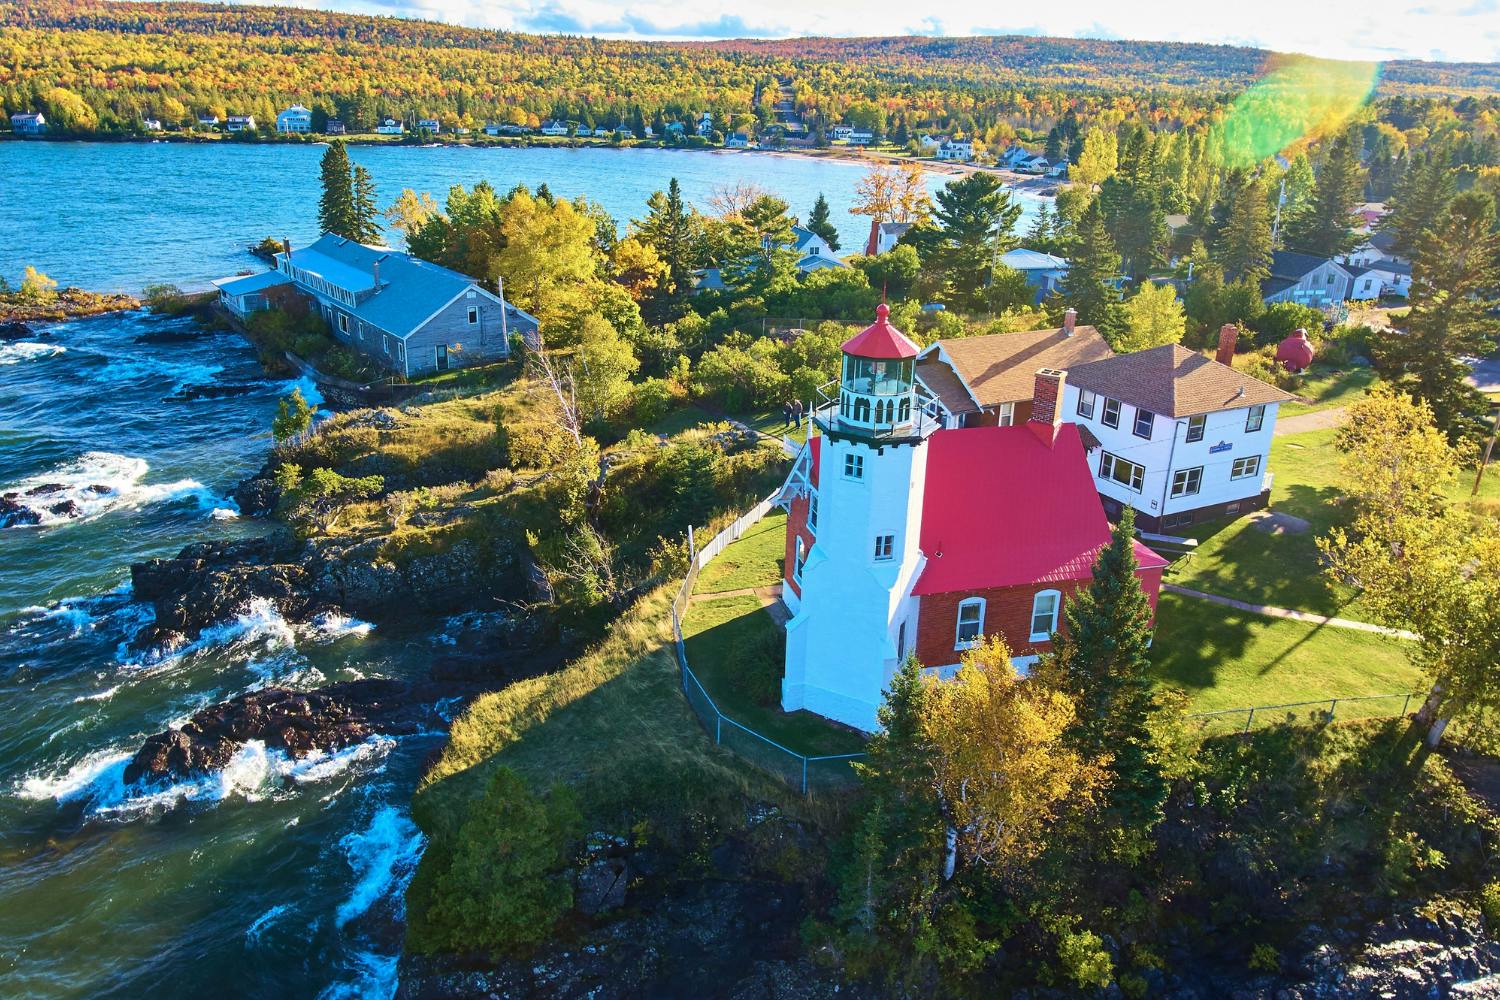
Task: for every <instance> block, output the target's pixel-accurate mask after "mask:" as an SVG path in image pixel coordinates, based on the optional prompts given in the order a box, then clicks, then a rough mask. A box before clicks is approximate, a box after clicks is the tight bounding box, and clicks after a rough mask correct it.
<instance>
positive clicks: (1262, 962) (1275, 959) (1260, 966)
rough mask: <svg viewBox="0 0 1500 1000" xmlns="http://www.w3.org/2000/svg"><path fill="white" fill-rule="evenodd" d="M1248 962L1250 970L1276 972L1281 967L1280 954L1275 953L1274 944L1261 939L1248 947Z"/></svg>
mask: <svg viewBox="0 0 1500 1000" xmlns="http://www.w3.org/2000/svg"><path fill="white" fill-rule="evenodd" d="M1248 964H1249V966H1250V970H1251V971H1252V972H1276V971H1277V970H1278V969H1280V968H1281V955H1280V954H1278V953H1277V951H1276V946H1275V945H1270V944H1266V943H1265V942H1264V941H1262V942H1261V943H1260V944H1258V945H1256V946H1255V947H1254V948H1252V949H1250V961H1249V963H1248Z"/></svg>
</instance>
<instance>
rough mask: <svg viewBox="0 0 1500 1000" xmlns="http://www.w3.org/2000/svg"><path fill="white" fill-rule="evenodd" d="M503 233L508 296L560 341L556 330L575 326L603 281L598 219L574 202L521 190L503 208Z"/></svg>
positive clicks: (501, 266)
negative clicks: (596, 242)
mask: <svg viewBox="0 0 1500 1000" xmlns="http://www.w3.org/2000/svg"><path fill="white" fill-rule="evenodd" d="M501 231H502V233H503V234H504V237H505V247H504V249H502V250H501V251H500V253H499V254H498V256H497V258H496V265H497V267H498V270H499V272H500V274H501V276H502V277H503V278H504V279H505V297H506V298H507V299H509V300H510V301H512V302H514V303H516V304H517V305H518V306H520V307H521V308H522V309H525V310H526V311H527V312H529V313H531V314H532V315H533V316H535V317H536V318H537V319H538V320H539V321H540V322H541V324H542V329H543V330H544V331H548V332H549V340H551V341H554V342H555V341H557V340H559V339H560V338H557V337H552V336H550V333H551V331H553V330H561V331H567V330H573V329H574V328H575V327H576V324H577V321H578V320H579V319H581V317H582V316H583V315H584V314H585V313H587V312H588V311H589V305H590V302H591V301H592V297H591V295H590V292H591V290H592V289H593V288H595V287H596V286H597V285H598V284H600V282H599V279H598V277H597V274H598V269H599V268H598V265H599V261H598V259H597V251H595V249H594V242H593V240H594V234H595V229H594V220H593V219H591V218H589V217H588V216H586V215H584V214H583V213H581V212H579V211H578V210H577V208H575V207H574V206H573V204H572V203H571V202H566V201H555V202H549V201H547V200H545V199H542V198H536V197H533V196H532V195H531V194H530V193H529V192H527V191H524V190H521V191H516V192H515V193H513V194H512V195H510V197H509V198H508V199H507V200H506V202H505V205H504V207H503V208H502V210H501ZM561 339H566V338H561Z"/></svg>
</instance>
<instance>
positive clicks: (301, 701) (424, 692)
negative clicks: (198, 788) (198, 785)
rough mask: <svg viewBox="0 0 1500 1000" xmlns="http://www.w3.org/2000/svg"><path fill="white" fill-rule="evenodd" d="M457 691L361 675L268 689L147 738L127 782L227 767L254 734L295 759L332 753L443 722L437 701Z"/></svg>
mask: <svg viewBox="0 0 1500 1000" xmlns="http://www.w3.org/2000/svg"><path fill="white" fill-rule="evenodd" d="M451 693H452V691H451V690H449V689H447V688H444V689H441V690H440V689H438V688H437V687H436V686H433V685H413V684H408V683H405V682H403V681H395V680H373V679H372V680H358V681H346V682H342V683H338V684H330V685H328V686H327V687H322V688H318V689H316V690H313V691H306V692H302V691H291V690H287V689H286V688H266V689H264V690H260V691H252V692H249V693H248V694H242V695H240V696H239V697H237V698H233V699H231V700H229V701H226V702H220V703H219V704H217V705H210V706H209V707H208V708H205V709H203V710H202V711H200V712H198V713H197V714H195V715H194V716H193V717H192V718H191V719H189V720H188V721H187V722H186V723H185V724H184V725H183V726H182V727H181V728H179V729H169V730H167V731H165V732H161V733H157V734H156V735H155V736H151V737H149V738H148V739H147V740H146V742H145V744H144V745H143V746H142V747H141V749H140V750H139V751H138V752H137V753H136V755H135V757H134V758H132V760H131V761H130V763H129V764H128V765H126V767H125V782H126V783H127V784H134V783H136V782H139V781H159V780H169V779H170V780H175V779H180V778H189V777H193V776H195V775H201V774H205V773H207V772H210V771H216V770H219V769H221V768H223V767H224V766H225V765H227V764H228V763H229V762H230V760H232V759H233V758H234V755H235V754H236V753H237V752H238V751H239V749H240V748H241V747H242V746H244V745H245V743H246V742H248V741H250V740H260V741H262V742H263V743H265V745H266V746H267V747H274V748H276V749H279V750H283V751H285V752H286V753H287V754H288V755H290V756H291V757H293V758H300V757H305V756H307V755H308V754H310V753H312V752H314V751H322V752H324V753H331V752H333V751H336V750H341V749H343V748H344V747H348V746H353V745H354V744H356V743H362V742H364V741H365V740H367V739H369V738H370V737H371V736H374V735H377V734H380V735H387V736H400V735H405V734H409V733H414V732H418V731H420V730H422V729H433V728H438V727H442V726H444V725H445V724H444V722H443V720H442V718H441V717H440V716H439V715H438V713H437V711H436V709H435V707H434V706H435V704H436V703H437V701H438V700H439V698H440V697H442V696H443V695H445V694H451Z"/></svg>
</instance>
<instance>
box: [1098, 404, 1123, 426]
mask: <svg viewBox="0 0 1500 1000" xmlns="http://www.w3.org/2000/svg"><path fill="white" fill-rule="evenodd" d="M1111 403H1113V404H1114V408H1115V410H1114V421H1113V422H1111V421H1110V412H1109V407H1110V404H1111ZM1120 409H1121V407H1120V401H1119V400H1118V399H1110V398H1109V397H1108V396H1105V397H1104V411H1103V412H1102V413H1100V414H1099V422H1100V423H1101V424H1103V425H1104V426H1105V427H1113V428H1115V429H1116V430H1118V429H1119V427H1120Z"/></svg>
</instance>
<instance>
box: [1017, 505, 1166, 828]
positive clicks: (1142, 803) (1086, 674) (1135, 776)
mask: <svg viewBox="0 0 1500 1000" xmlns="http://www.w3.org/2000/svg"><path fill="white" fill-rule="evenodd" d="M1136 569H1137V563H1136V558H1135V512H1134V510H1133V509H1131V508H1130V507H1126V508H1125V512H1124V514H1123V515H1122V516H1121V518H1120V521H1119V523H1118V524H1116V525H1115V527H1114V533H1113V535H1112V537H1111V538H1110V542H1109V544H1108V545H1107V546H1105V547H1104V548H1103V549H1102V550H1100V552H1099V555H1098V557H1097V558H1096V559H1095V560H1094V568H1093V579H1092V581H1091V582H1090V583H1089V586H1088V587H1087V589H1084V590H1080V591H1077V592H1075V593H1073V594H1072V595H1070V596H1069V598H1068V601H1067V603H1066V604H1065V605H1064V609H1063V619H1064V622H1065V624H1066V627H1065V628H1064V629H1063V630H1062V631H1061V633H1060V634H1059V635H1058V636H1057V638H1056V640H1055V643H1054V649H1053V652H1052V653H1051V654H1050V656H1049V659H1048V661H1047V662H1046V663H1044V664H1042V665H1041V666H1039V667H1038V674H1039V677H1042V678H1047V679H1049V680H1051V681H1052V682H1053V683H1055V684H1057V685H1058V686H1060V687H1061V688H1063V689H1064V690H1065V691H1068V692H1069V693H1071V694H1072V695H1073V696H1074V697H1075V698H1076V699H1077V703H1078V720H1077V723H1076V724H1075V726H1074V728H1073V731H1072V733H1071V734H1070V735H1071V738H1072V740H1073V742H1074V745H1075V746H1077V748H1078V749H1079V750H1080V752H1082V753H1083V755H1084V756H1085V757H1086V758H1088V759H1098V758H1100V757H1103V756H1105V755H1109V757H1110V758H1111V760H1110V764H1109V768H1108V770H1109V775H1110V781H1109V790H1108V792H1107V793H1106V798H1107V801H1108V803H1109V809H1110V812H1111V813H1112V814H1113V816H1114V817H1115V818H1116V819H1117V820H1118V822H1119V823H1120V824H1121V826H1122V827H1123V828H1125V829H1127V830H1135V831H1140V832H1144V831H1146V830H1149V829H1150V828H1151V826H1153V825H1154V824H1155V823H1156V822H1157V821H1158V820H1159V819H1161V808H1162V804H1163V803H1164V802H1165V801H1166V798H1167V781H1166V779H1165V777H1163V775H1162V769H1161V765H1160V763H1159V762H1158V760H1157V753H1156V746H1155V740H1154V738H1153V736H1152V733H1151V728H1150V724H1149V723H1150V719H1151V716H1152V714H1153V713H1154V712H1155V710H1156V699H1155V695H1154V694H1153V681H1152V677H1151V659H1150V642H1151V604H1150V601H1149V600H1148V599H1147V598H1146V594H1145V591H1144V590H1142V589H1141V583H1140V579H1139V578H1138V577H1137V576H1136Z"/></svg>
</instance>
